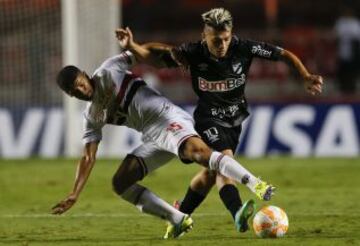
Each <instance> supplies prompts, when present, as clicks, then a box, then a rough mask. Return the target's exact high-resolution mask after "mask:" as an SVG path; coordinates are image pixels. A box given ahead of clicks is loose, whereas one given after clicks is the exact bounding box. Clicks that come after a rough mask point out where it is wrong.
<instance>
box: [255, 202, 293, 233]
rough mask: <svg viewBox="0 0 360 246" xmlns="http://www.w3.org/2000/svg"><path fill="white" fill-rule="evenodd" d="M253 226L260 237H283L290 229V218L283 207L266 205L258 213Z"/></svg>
mask: <svg viewBox="0 0 360 246" xmlns="http://www.w3.org/2000/svg"><path fill="white" fill-rule="evenodd" d="M253 227H254V231H255V233H256V235H257V236H258V237H261V238H266V237H272V238H275V237H283V236H284V235H285V234H286V232H287V230H288V227H289V220H288V217H287V215H286V213H285V212H284V210H282V209H281V208H279V207H276V206H265V207H263V208H261V209H260V210H259V211H258V212H257V213H256V215H255V217H254V220H253Z"/></svg>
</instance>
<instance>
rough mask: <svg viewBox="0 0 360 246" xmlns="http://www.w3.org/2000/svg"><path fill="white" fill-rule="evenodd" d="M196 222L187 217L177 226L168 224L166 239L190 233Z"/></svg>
mask: <svg viewBox="0 0 360 246" xmlns="http://www.w3.org/2000/svg"><path fill="white" fill-rule="evenodd" d="M193 224H194V221H193V220H192V218H191V217H190V216H189V215H185V216H184V217H183V219H182V220H181V222H180V223H179V224H177V225H173V224H171V223H168V226H167V228H166V232H165V235H164V239H169V238H178V237H181V236H182V235H184V234H185V233H186V232H189V231H190V230H191V229H192V228H193Z"/></svg>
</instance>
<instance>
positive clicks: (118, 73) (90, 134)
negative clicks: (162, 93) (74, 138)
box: [83, 51, 145, 144]
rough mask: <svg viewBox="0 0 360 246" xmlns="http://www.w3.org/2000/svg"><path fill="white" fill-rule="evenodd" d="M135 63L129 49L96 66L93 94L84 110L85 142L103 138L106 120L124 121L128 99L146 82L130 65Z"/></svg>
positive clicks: (107, 121) (120, 122) (109, 121)
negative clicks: (137, 75)
mask: <svg viewBox="0 0 360 246" xmlns="http://www.w3.org/2000/svg"><path fill="white" fill-rule="evenodd" d="M133 65H135V57H134V55H133V54H132V53H131V52H129V51H126V52H123V53H121V54H120V55H117V56H114V57H111V58H109V59H107V60H106V61H105V62H103V64H101V66H100V67H99V68H98V69H96V70H95V72H94V74H93V76H92V79H93V80H94V86H95V90H94V95H93V99H92V101H91V102H89V103H88V104H87V106H86V109H85V112H84V136H83V142H84V144H86V143H89V142H94V141H100V140H101V139H102V134H101V129H102V127H103V126H104V125H105V124H115V125H122V124H124V122H125V121H126V116H127V109H128V106H129V103H130V101H131V99H132V97H133V96H134V93H135V91H136V89H137V88H138V87H139V86H142V85H145V82H144V81H143V80H142V79H141V78H140V77H136V76H135V75H133V74H132V73H131V72H130V71H129V70H128V69H130V68H131V67H132V66H133Z"/></svg>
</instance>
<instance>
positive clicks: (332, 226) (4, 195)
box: [0, 157, 360, 246]
mask: <svg viewBox="0 0 360 246" xmlns="http://www.w3.org/2000/svg"><path fill="white" fill-rule="evenodd" d="M240 161H241V162H242V163H243V164H244V165H245V166H246V167H247V168H248V169H250V170H251V171H253V173H255V174H256V175H258V176H261V177H262V178H263V179H264V180H267V181H269V182H271V183H272V184H274V185H275V186H277V187H278V190H277V193H276V196H275V197H274V198H273V200H272V201H271V202H269V203H268V204H272V205H276V206H279V207H282V208H283V209H284V210H285V211H286V213H287V214H288V217H289V231H288V234H287V235H286V237H285V238H281V239H259V238H256V236H255V234H254V233H253V231H252V230H251V231H248V232H247V233H244V234H239V233H237V232H236V231H235V229H234V225H233V222H232V219H231V217H230V214H229V213H228V212H227V211H226V209H225V208H224V206H223V205H222V202H221V201H220V199H219V196H218V192H217V190H216V188H214V189H213V190H212V192H211V193H210V194H209V196H208V198H207V199H206V200H205V202H204V203H203V204H202V206H201V207H200V208H199V209H198V210H196V212H195V213H194V214H193V219H194V221H195V224H194V229H193V230H192V231H191V232H190V233H188V234H186V235H185V236H184V237H182V238H180V239H177V240H170V241H164V240H162V239H161V237H162V235H163V233H164V231H165V224H164V221H161V220H159V219H157V218H154V217H151V216H147V215H143V214H141V213H140V212H139V211H138V210H137V209H136V208H134V207H133V206H132V205H130V204H128V203H126V202H124V201H122V200H121V199H120V198H118V197H117V196H116V195H115V194H114V193H113V192H112V188H111V178H112V174H113V173H114V172H115V170H116V169H117V166H118V164H119V163H120V161H117V160H98V163H97V164H96V165H95V168H94V170H93V172H92V175H91V176H90V179H89V182H88V184H87V186H86V187H85V190H84V191H83V193H82V195H81V197H80V199H79V201H78V202H77V204H75V206H74V207H73V208H72V209H71V210H70V211H68V213H66V214H65V215H63V216H52V215H50V214H49V211H50V208H51V207H52V206H53V205H54V204H55V203H56V202H58V201H60V200H61V199H63V198H64V197H65V196H66V195H67V194H68V192H69V191H70V190H71V188H72V184H73V180H74V173H75V167H76V161H74V160H65V159H64V160H62V159H57V160H37V159H31V160H24V161H9V160H7V161H5V160H1V161H0V245H76V246H78V245H226V246H229V245H327V246H328V245H360V208H359V204H358V201H359V197H360V178H359V175H360V160H359V159H340V158H334V159H330V158H329V159H316V158H310V159H294V158H290V157H282V158H280V157H279V158H267V159H242V158H240ZM199 168H200V167H198V166H197V165H195V164H193V165H188V166H186V165H183V164H181V163H180V162H179V161H177V160H174V161H172V162H171V163H170V164H169V165H167V166H165V167H163V168H161V169H160V170H158V171H156V172H155V173H153V174H151V175H149V176H148V177H146V178H145V180H144V181H143V182H142V183H143V184H144V185H145V186H147V187H149V188H150V189H151V190H152V191H154V192H155V193H157V194H158V195H160V196H161V197H162V198H164V199H165V200H167V201H168V202H172V201H173V200H174V199H177V198H181V197H182V196H183V195H184V193H185V191H186V189H187V186H188V184H189V182H190V179H191V178H192V176H193V175H194V174H195V173H196V171H197V170H199ZM239 189H240V191H241V194H242V197H243V199H247V198H254V199H255V197H254V195H252V194H250V193H249V192H248V190H247V188H245V187H244V186H241V185H239ZM257 204H258V207H261V206H262V205H263V204H264V203H262V202H258V201H257Z"/></svg>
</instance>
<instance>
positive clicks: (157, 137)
mask: <svg viewBox="0 0 360 246" xmlns="http://www.w3.org/2000/svg"><path fill="white" fill-rule="evenodd" d="M126 124H127V125H128V126H129V127H131V128H134V129H136V130H138V131H140V132H142V134H143V136H142V140H143V145H141V146H140V147H138V148H137V149H135V150H134V151H133V152H132V153H131V154H132V155H135V156H137V157H140V158H142V159H143V160H144V162H145V165H146V168H147V172H151V171H153V170H155V169H156V168H158V167H160V166H162V165H164V164H165V163H167V162H168V161H169V160H171V159H172V158H173V157H174V156H175V155H176V156H179V147H180V146H181V144H182V143H183V142H184V141H185V140H186V139H188V138H189V137H192V136H199V135H198V134H197V132H196V131H195V129H194V120H193V119H192V117H191V116H190V114H188V113H187V112H185V111H184V110H183V109H181V108H180V107H178V106H176V105H174V104H173V103H172V102H170V101H169V100H168V99H167V98H165V97H163V96H161V95H159V94H158V93H157V92H156V91H154V90H153V89H151V88H149V87H147V86H143V87H141V88H139V89H138V91H137V92H136V95H135V96H134V98H133V100H132V102H131V105H130V106H129V117H128V120H127V122H126Z"/></svg>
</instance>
